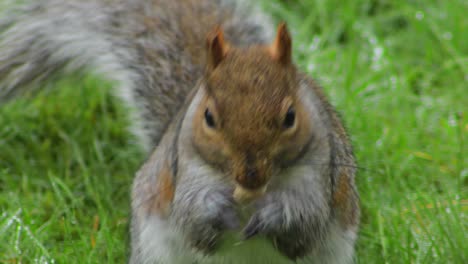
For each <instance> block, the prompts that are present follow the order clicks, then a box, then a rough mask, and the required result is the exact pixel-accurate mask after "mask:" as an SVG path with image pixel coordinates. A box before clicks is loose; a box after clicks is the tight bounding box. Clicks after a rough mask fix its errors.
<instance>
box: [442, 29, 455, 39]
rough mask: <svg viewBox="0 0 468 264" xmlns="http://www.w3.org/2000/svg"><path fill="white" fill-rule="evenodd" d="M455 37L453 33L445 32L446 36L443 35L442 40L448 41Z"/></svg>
mask: <svg viewBox="0 0 468 264" xmlns="http://www.w3.org/2000/svg"><path fill="white" fill-rule="evenodd" d="M452 37H453V35H452V32H448V31H447V32H444V34H442V38H444V39H446V40H451V39H452Z"/></svg>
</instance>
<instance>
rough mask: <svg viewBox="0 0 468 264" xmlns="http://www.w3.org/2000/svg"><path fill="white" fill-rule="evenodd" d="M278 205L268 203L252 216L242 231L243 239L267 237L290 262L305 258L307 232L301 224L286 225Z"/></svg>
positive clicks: (308, 243) (308, 246)
mask: <svg viewBox="0 0 468 264" xmlns="http://www.w3.org/2000/svg"><path fill="white" fill-rule="evenodd" d="M283 213H284V212H283V210H282V207H281V205H280V204H276V203H269V204H267V205H266V206H264V207H262V208H261V209H260V210H258V211H257V212H256V213H255V214H253V215H252V217H251V218H250V220H249V222H248V223H247V226H246V227H245V228H244V230H243V234H244V238H245V239H249V238H251V237H253V236H255V235H265V236H266V237H268V238H269V239H270V240H271V241H272V243H273V245H274V246H275V248H276V249H278V250H279V251H280V252H281V253H282V254H283V255H285V256H287V257H288V258H289V259H291V260H296V259H298V258H301V257H303V256H305V255H306V254H307V253H308V251H309V249H310V241H309V240H308V239H307V236H308V235H307V232H305V231H304V228H301V224H300V223H299V222H298V224H286V223H285V220H284V215H283Z"/></svg>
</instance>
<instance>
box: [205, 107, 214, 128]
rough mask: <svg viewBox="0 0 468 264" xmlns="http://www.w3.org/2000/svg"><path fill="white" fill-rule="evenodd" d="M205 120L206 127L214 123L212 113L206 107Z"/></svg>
mask: <svg viewBox="0 0 468 264" xmlns="http://www.w3.org/2000/svg"><path fill="white" fill-rule="evenodd" d="M205 122H206V124H207V125H208V127H211V128H214V127H215V125H216V124H215V121H214V117H213V114H212V113H211V112H210V110H209V109H208V108H207V109H206V110H205Z"/></svg>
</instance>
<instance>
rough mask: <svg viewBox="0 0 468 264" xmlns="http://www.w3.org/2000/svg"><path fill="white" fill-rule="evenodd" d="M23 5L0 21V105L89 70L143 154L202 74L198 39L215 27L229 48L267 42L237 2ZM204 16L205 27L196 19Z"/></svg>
mask: <svg viewBox="0 0 468 264" xmlns="http://www.w3.org/2000/svg"><path fill="white" fill-rule="evenodd" d="M26 2H27V3H25V4H22V5H19V6H18V5H17V4H16V5H15V6H14V7H12V10H8V11H7V12H5V15H3V16H2V17H1V18H0V104H1V103H2V102H4V101H6V100H8V99H10V98H12V97H14V96H16V95H18V94H21V93H22V92H24V91H25V90H34V89H36V88H40V87H41V86H43V84H44V82H45V81H47V80H48V79H50V77H52V76H54V75H56V74H60V73H62V72H75V71H78V70H82V69H89V70H91V71H94V72H95V73H97V74H98V75H100V76H102V77H103V78H106V79H109V80H113V81H116V83H117V87H116V89H117V95H118V96H119V97H121V98H122V99H123V100H124V101H125V102H126V103H127V105H128V106H129V107H130V108H131V110H132V111H131V113H132V117H131V120H132V121H133V122H134V124H132V126H131V130H133V132H134V133H135V134H136V135H137V137H138V138H139V140H140V142H141V145H142V146H143V147H144V148H145V149H146V150H150V149H151V148H153V147H154V146H155V145H156V144H157V143H158V142H159V140H160V137H161V135H162V133H163V132H164V130H165V128H166V126H167V124H168V123H169V122H170V120H171V119H172V117H173V116H174V115H175V114H176V113H177V110H178V109H179V107H180V106H181V104H182V102H183V100H184V98H185V96H186V95H187V94H188V92H189V91H190V90H191V89H192V88H193V87H194V85H195V83H196V81H197V79H198V78H200V77H201V75H202V74H203V64H204V59H203V58H204V45H205V41H204V39H205V35H206V33H207V32H208V31H209V30H210V29H211V28H212V27H213V26H215V25H216V24H219V25H222V26H223V28H224V30H225V32H226V38H227V39H228V40H229V41H231V42H233V43H234V44H236V45H247V44H251V43H263V42H266V41H270V40H271V38H272V33H273V31H272V29H271V28H268V27H267V26H265V25H271V23H268V22H267V21H266V18H265V17H264V16H263V15H261V14H256V15H249V13H250V14H251V13H252V11H251V10H250V9H248V7H247V6H246V5H243V4H242V3H241V4H239V3H238V2H237V1H227V0H224V1H223V0H199V1H196V0H179V1H172V0H114V1H109V0H81V1H72V0H36V1H32V0H31V1H26ZM195 2H196V5H194V3H195ZM191 5H193V6H191ZM194 6H196V7H197V8H196V9H194V8H193V7H194ZM248 11H250V12H248ZM232 13H236V15H232ZM204 16H205V17H210V18H211V19H198V18H204ZM188 27H191V28H188ZM187 46H189V47H190V48H189V49H187Z"/></svg>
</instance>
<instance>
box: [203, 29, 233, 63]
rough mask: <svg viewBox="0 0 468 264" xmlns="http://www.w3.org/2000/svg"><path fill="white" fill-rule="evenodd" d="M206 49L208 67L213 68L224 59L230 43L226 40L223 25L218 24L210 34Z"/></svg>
mask: <svg viewBox="0 0 468 264" xmlns="http://www.w3.org/2000/svg"><path fill="white" fill-rule="evenodd" d="M206 49H207V55H208V58H207V66H208V69H210V70H212V69H214V68H216V66H218V65H219V63H220V62H221V61H222V60H223V59H224V57H225V56H226V53H227V50H228V45H227V43H225V41H224V34H223V30H222V29H221V27H219V26H217V27H216V28H215V29H214V30H213V31H212V32H211V33H209V34H208V37H207V39H206Z"/></svg>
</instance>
